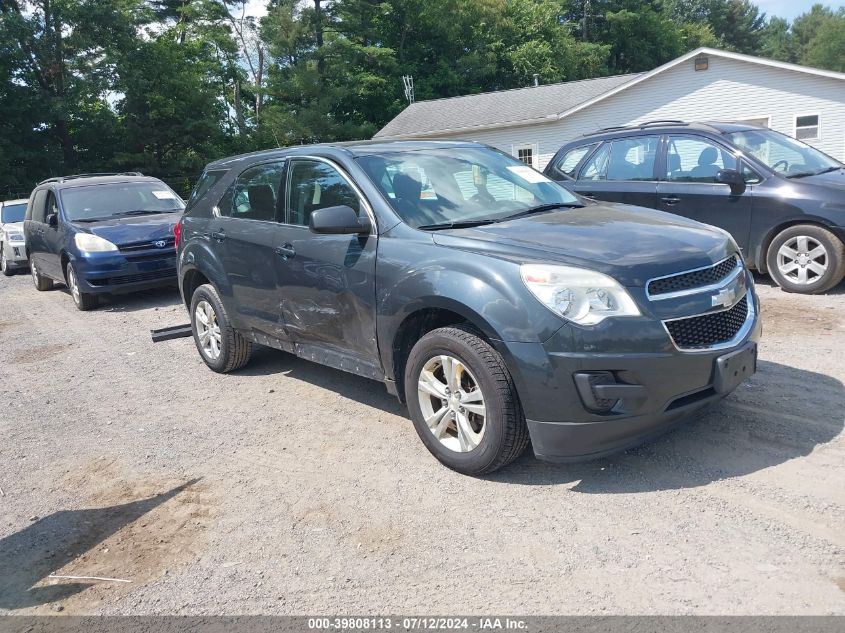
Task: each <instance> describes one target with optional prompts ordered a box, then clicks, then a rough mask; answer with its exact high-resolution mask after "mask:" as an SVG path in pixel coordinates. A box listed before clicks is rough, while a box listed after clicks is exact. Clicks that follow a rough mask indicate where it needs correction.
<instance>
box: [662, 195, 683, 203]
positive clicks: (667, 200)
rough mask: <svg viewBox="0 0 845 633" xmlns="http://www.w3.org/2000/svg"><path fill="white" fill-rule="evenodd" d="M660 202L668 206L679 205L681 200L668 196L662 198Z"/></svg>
mask: <svg viewBox="0 0 845 633" xmlns="http://www.w3.org/2000/svg"><path fill="white" fill-rule="evenodd" d="M660 201H661V202H665V203H666V204H678V203H679V202H680V201H681V199H680V198H679V197H678V196H666V197H665V198H660Z"/></svg>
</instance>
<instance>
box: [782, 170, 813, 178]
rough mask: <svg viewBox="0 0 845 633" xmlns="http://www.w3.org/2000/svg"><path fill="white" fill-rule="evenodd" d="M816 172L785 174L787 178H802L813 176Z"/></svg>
mask: <svg viewBox="0 0 845 633" xmlns="http://www.w3.org/2000/svg"><path fill="white" fill-rule="evenodd" d="M815 175H816V172H814V171H796V172H795V173H794V174H787V175H786V177H787V178H804V177H806V176H815Z"/></svg>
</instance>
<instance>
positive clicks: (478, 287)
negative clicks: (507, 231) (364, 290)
mask: <svg viewBox="0 0 845 633" xmlns="http://www.w3.org/2000/svg"><path fill="white" fill-rule="evenodd" d="M379 249H380V250H379V268H378V279H379V285H378V288H377V320H378V328H377V329H378V339H379V349H380V350H381V353H382V361H383V362H384V366H385V368H386V369H388V375H392V370H393V362H392V350H393V343H394V340H395V338H396V335H397V333H398V331H399V329H400V327H401V326H402V324H403V323H404V322H405V320H406V319H408V318H409V317H410V316H412V315H414V314H415V313H417V312H420V311H423V310H430V309H443V310H449V311H451V312H454V313H456V314H458V315H460V316H461V317H462V318H463V319H465V320H466V321H468V322H470V323H472V324H473V325H474V326H475V327H477V328H478V329H479V330H481V331H482V333H483V334H484V335H485V336H486V337H487V338H489V339H491V340H492V341H494V345H496V346H497V347H499V346H498V344H497V342H499V341H502V342H522V343H539V342H542V341H545V340H547V339H548V338H550V337H551V336H552V335H553V334H554V333H555V332H556V331H558V330H559V329H560V328H561V327H562V325H563V321H562V319H560V317H557V316H555V315H554V314H553V313H552V312H551V311H550V310H548V309H547V308H546V307H545V306H543V305H542V304H541V303H540V302H539V301H537V299H535V298H534V296H533V295H532V294H531V293H530V292H529V291H528V289H527V288H526V287H525V285H524V284H523V283H522V279H521V277H520V273H519V265H518V264H517V263H515V262H512V261H507V260H503V259H499V258H496V257H491V256H488V255H484V254H479V253H468V252H466V251H462V250H455V249H450V248H447V247H443V246H438V245H437V244H434V243H433V242H432V241H431V240H413V241H412V240H407V239H390V238H386V239H382V240H381V241H380V243H379Z"/></svg>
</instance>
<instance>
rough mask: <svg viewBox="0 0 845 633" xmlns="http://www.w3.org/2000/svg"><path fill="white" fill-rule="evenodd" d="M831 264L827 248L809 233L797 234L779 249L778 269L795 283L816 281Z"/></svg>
mask: <svg viewBox="0 0 845 633" xmlns="http://www.w3.org/2000/svg"><path fill="white" fill-rule="evenodd" d="M829 265H830V257H829V256H828V253H827V249H826V248H825V247H824V245H823V244H822V243H821V242H819V241H818V240H816V239H814V238H812V237H809V236H807V235H796V236H795V237H792V238H790V239H789V240H787V241H786V242H784V244H783V245H782V246H781V247H780V248H779V249H778V253H777V266H778V270H779V271H780V274H781V275H783V276H784V278H786V279H787V280H788V281H790V282H792V283H794V284H798V285H801V286H806V285H809V284H812V283H815V282H816V281H818V280H819V279H820V278H821V277H823V276H824V274H825V273H826V272H827V269H828V266H829Z"/></svg>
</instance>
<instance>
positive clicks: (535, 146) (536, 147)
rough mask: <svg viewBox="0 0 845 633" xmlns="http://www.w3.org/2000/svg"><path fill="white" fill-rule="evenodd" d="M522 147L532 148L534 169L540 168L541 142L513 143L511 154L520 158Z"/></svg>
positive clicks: (532, 165)
mask: <svg viewBox="0 0 845 633" xmlns="http://www.w3.org/2000/svg"><path fill="white" fill-rule="evenodd" d="M521 149H523V150H524V149H530V150H531V167H533V168H534V169H539V168H538V167H537V166H538V165H539V164H540V144H539V143H519V144H514V145H511V156H513V157H514V158H516V159H517V160H519V150H521Z"/></svg>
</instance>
